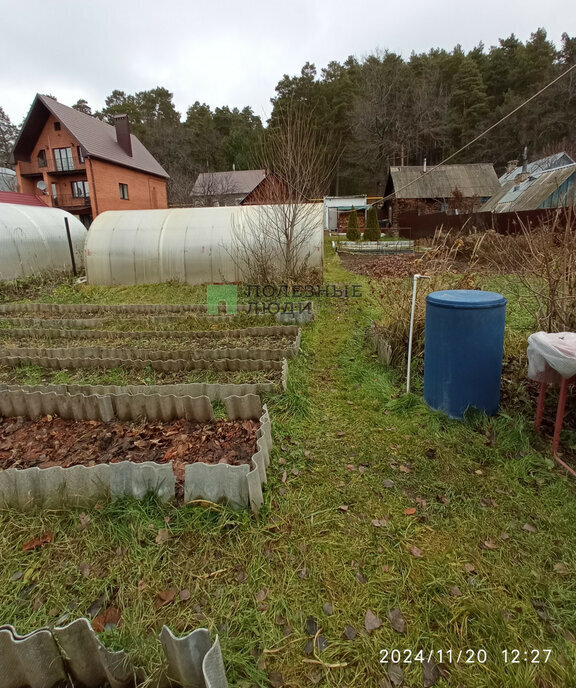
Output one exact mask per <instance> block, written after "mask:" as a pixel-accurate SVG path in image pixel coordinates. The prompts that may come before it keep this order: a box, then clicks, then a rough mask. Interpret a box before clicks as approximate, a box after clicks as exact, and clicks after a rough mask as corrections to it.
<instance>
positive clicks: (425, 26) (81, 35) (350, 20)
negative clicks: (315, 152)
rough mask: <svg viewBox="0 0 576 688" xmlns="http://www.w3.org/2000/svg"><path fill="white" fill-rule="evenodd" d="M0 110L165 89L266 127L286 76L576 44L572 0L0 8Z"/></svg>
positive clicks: (108, 2) (97, 104)
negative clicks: (502, 47) (366, 61)
mask: <svg viewBox="0 0 576 688" xmlns="http://www.w3.org/2000/svg"><path fill="white" fill-rule="evenodd" d="M0 10H1V13H0V16H1V17H2V18H3V22H2V23H3V25H4V26H3V28H4V30H3V31H2V53H3V59H2V64H1V66H0V106H2V107H3V108H4V110H5V111H6V112H7V113H8V115H9V116H10V118H11V119H12V121H13V122H14V123H15V124H19V123H20V122H21V120H22V119H23V117H24V116H25V115H26V113H27V111H28V108H29V107H30V105H31V103H32V99H33V97H34V95H35V94H36V93H37V92H40V93H50V94H52V95H54V96H56V98H57V99H58V100H59V101H60V102H62V103H65V104H66V105H72V104H73V103H75V102H76V101H77V100H78V99H79V98H85V99H86V100H87V101H88V103H89V104H90V106H91V107H92V109H93V110H96V109H99V108H101V107H102V106H103V105H104V100H105V98H106V96H108V95H109V94H110V93H111V92H112V90H114V89H120V90H122V91H125V92H126V93H135V92H136V91H141V90H147V89H151V88H154V87H156V86H164V87H166V88H168V89H169V90H170V91H171V92H172V93H173V94H174V102H175V104H176V108H177V109H178V110H179V112H180V113H181V115H183V116H185V113H186V109H187V107H188V106H189V105H191V104H192V103H194V101H196V100H199V101H200V102H206V103H208V104H209V105H210V106H211V107H212V108H214V107H217V106H222V105H229V106H230V107H234V106H237V107H244V106H245V105H249V106H251V107H252V108H253V110H254V112H255V113H256V114H258V115H260V116H262V117H263V119H265V118H266V117H267V116H268V115H269V114H270V98H272V97H273V96H274V88H275V86H276V84H277V83H278V81H279V80H280V79H281V78H282V76H283V74H290V75H294V74H297V73H299V72H300V69H301V68H302V65H303V64H304V63H305V62H306V61H307V60H308V61H310V62H313V63H315V64H316V67H317V68H318V70H320V68H321V67H323V66H325V65H326V64H327V63H328V62H330V61H331V60H337V61H339V62H341V61H343V60H345V59H346V58H347V56H348V55H355V56H356V57H358V58H362V57H363V56H365V55H368V54H370V53H373V52H374V51H375V50H377V49H380V50H385V49H388V50H391V51H395V52H399V53H401V54H402V55H403V56H404V57H408V56H409V55H410V53H411V52H412V51H413V50H414V51H416V52H427V51H428V50H429V49H430V48H433V47H440V48H446V49H447V50H451V49H452V48H453V47H454V46H455V45H456V44H457V43H460V44H461V45H462V46H463V48H464V49H465V50H469V49H471V48H473V47H474V46H475V45H477V44H478V43H479V42H480V41H482V42H483V43H484V44H485V46H486V47H487V48H489V47H490V46H491V45H496V44H497V42H498V38H502V37H507V36H509V35H510V34H511V33H515V34H516V36H517V37H518V38H520V39H521V40H523V41H525V40H526V39H527V38H529V36H530V34H531V33H532V32H533V31H535V30H536V29H537V28H538V27H541V26H542V27H544V28H546V29H547V31H548V36H549V38H551V39H552V40H553V41H554V42H555V43H556V45H557V46H559V44H560V37H561V35H562V33H563V32H567V33H568V34H570V35H571V36H573V35H575V34H576V2H574V0H545V1H542V2H539V1H537V0H505V1H504V2H503V1H502V0H481V1H480V0H411V2H401V1H400V2H399V1H398V0H395V2H392V1H391V0H357V1H356V3H353V2H350V1H348V2H343V0H284V2H279V1H278V0H245V1H244V2H238V1H233V0H212V1H210V0H202V1H199V0H161V1H159V0H98V2H94V1H92V0H19V1H18V0H0Z"/></svg>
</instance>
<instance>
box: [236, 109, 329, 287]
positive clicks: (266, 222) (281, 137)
mask: <svg viewBox="0 0 576 688" xmlns="http://www.w3.org/2000/svg"><path fill="white" fill-rule="evenodd" d="M260 162H261V166H262V167H263V168H265V169H268V170H270V171H271V172H272V173H273V175H274V177H273V179H274V183H271V184H269V185H268V187H267V189H266V198H265V199H263V202H265V204H266V205H261V206H259V207H258V212H257V213H256V214H255V215H248V216H247V219H246V226H245V227H243V228H238V227H236V228H233V234H234V244H235V247H234V250H233V252H232V253H231V256H232V259H233V260H234V261H235V264H236V266H237V268H238V270H239V272H240V274H241V275H242V278H243V280H244V281H252V282H264V283H268V284H279V283H293V282H302V281H307V282H312V281H318V279H321V275H320V274H317V272H318V271H316V272H315V271H314V269H313V268H312V267H311V265H310V257H311V253H310V246H311V243H312V239H313V237H314V235H315V234H317V232H318V223H319V219H318V218H319V213H318V205H316V204H314V203H311V201H312V200H313V199H321V198H322V197H323V196H324V195H325V194H326V192H327V191H328V189H329V186H330V179H331V176H332V173H333V170H334V168H335V163H336V157H335V153H334V151H333V150H332V149H331V148H330V146H329V141H328V138H327V135H326V133H325V132H324V131H323V130H322V129H320V128H319V127H318V125H317V124H316V123H315V122H314V118H313V117H312V114H311V113H310V112H308V111H306V110H304V109H303V108H302V107H301V106H298V105H295V104H290V105H289V106H288V107H287V108H286V109H285V110H283V111H280V112H279V113H278V118H277V121H276V124H275V125H274V126H273V127H270V128H269V129H268V131H267V133H266V139H265V143H264V149H263V151H262V154H261V161H260ZM320 222H321V220H320Z"/></svg>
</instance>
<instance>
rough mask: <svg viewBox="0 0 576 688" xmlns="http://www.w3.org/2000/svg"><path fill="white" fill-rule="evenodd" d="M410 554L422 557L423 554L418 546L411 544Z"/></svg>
mask: <svg viewBox="0 0 576 688" xmlns="http://www.w3.org/2000/svg"><path fill="white" fill-rule="evenodd" d="M410 554H411V555H412V556H413V557H422V556H423V555H424V552H423V551H422V550H421V549H419V548H418V547H416V545H412V547H410Z"/></svg>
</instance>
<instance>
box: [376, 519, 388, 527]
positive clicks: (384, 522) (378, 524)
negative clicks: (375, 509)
mask: <svg viewBox="0 0 576 688" xmlns="http://www.w3.org/2000/svg"><path fill="white" fill-rule="evenodd" d="M387 524H388V521H387V520H386V519H385V518H375V519H373V520H372V525H373V526H374V528H381V527H382V526H385V525H387Z"/></svg>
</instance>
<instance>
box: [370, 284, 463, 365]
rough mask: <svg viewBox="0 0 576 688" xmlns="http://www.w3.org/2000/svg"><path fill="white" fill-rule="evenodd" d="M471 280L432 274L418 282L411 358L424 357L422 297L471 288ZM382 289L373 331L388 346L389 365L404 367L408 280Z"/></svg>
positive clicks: (424, 301) (408, 293)
mask: <svg viewBox="0 0 576 688" xmlns="http://www.w3.org/2000/svg"><path fill="white" fill-rule="evenodd" d="M423 274H424V273H423ZM426 274H428V273H426ZM475 280H476V275H475V274H474V273H472V272H466V273H464V274H458V275H454V274H449V273H444V274H436V275H432V276H431V277H430V279H426V280H419V281H418V288H417V292H416V304H415V309H414V332H413V338H412V355H413V357H414V358H422V357H423V356H424V322H425V317H426V296H427V295H428V294H429V293H430V292H433V291H440V290H443V289H474V287H475ZM386 287H387V288H386V290H385V291H383V292H382V293H381V295H380V300H381V304H382V317H381V319H380V321H379V322H378V323H376V328H375V329H376V331H377V332H378V334H380V335H381V336H382V337H383V338H384V339H385V340H386V341H387V342H388V344H389V345H390V348H391V350H392V355H391V359H390V363H391V365H393V366H398V367H402V368H405V365H406V357H407V354H408V336H409V333H410V311H411V307H412V280H407V279H391V280H389V281H388V282H387V284H386Z"/></svg>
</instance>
